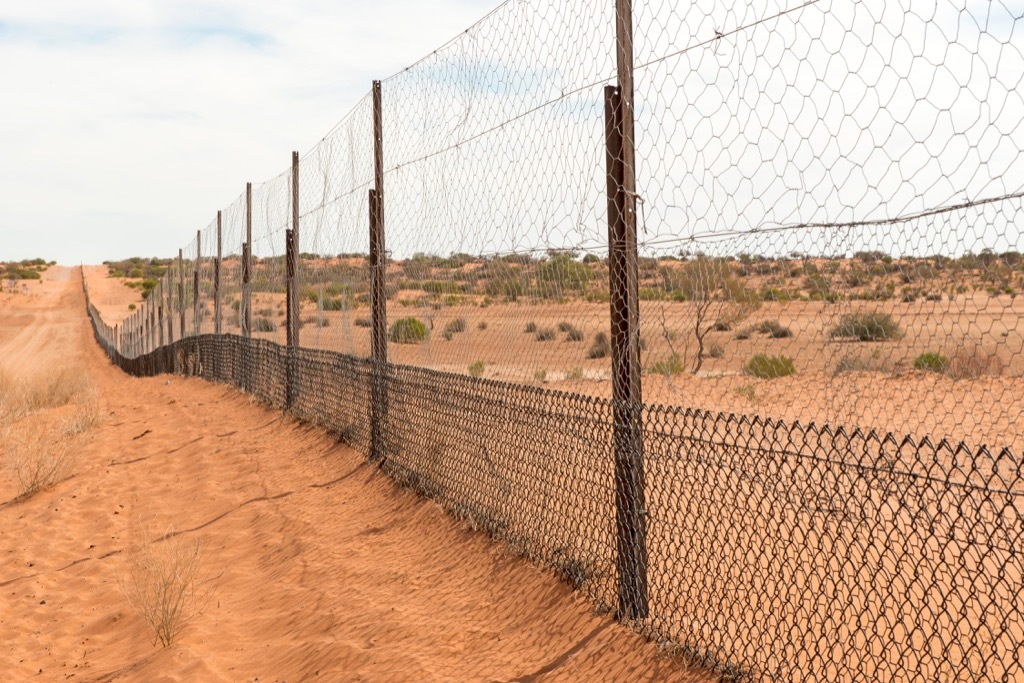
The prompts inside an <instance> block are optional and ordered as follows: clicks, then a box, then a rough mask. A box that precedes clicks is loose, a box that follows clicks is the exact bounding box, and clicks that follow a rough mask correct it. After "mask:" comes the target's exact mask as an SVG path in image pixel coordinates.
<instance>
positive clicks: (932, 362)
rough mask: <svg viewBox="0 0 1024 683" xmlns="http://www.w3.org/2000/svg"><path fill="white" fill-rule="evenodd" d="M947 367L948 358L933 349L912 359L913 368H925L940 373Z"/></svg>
mask: <svg viewBox="0 0 1024 683" xmlns="http://www.w3.org/2000/svg"><path fill="white" fill-rule="evenodd" d="M948 367H949V359H948V358H946V357H945V356H943V355H942V354H941V353H937V352H935V351H927V352H925V353H922V354H921V355H920V356H918V357H917V358H915V359H914V369H915V370H927V371H928V372H937V373H939V374H941V373H943V372H945V371H946V368H948Z"/></svg>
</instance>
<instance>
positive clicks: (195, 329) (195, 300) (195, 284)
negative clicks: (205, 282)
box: [192, 230, 203, 336]
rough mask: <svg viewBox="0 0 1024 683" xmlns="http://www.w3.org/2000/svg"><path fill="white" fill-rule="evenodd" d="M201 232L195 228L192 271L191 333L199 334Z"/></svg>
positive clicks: (201, 259)
mask: <svg viewBox="0 0 1024 683" xmlns="http://www.w3.org/2000/svg"><path fill="white" fill-rule="evenodd" d="M202 240H203V233H202V231H200V230H196V263H195V268H194V269H193V271H192V322H193V326H192V333H193V334H194V335H196V336H199V334H200V332H202V330H201V329H200V328H201V327H202V324H203V318H202V315H201V312H202V311H201V308H200V305H199V271H200V270H202V268H203V249H202V244H203V241H202Z"/></svg>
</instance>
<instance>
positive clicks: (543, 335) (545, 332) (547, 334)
mask: <svg viewBox="0 0 1024 683" xmlns="http://www.w3.org/2000/svg"><path fill="white" fill-rule="evenodd" d="M533 338H534V339H536V340H537V341H539V342H544V341H551V340H552V339H554V338H555V331H554V330H553V329H551V328H550V327H545V328H544V329H542V330H537V333H536V334H534V335H533Z"/></svg>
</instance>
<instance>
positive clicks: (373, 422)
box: [369, 81, 388, 462]
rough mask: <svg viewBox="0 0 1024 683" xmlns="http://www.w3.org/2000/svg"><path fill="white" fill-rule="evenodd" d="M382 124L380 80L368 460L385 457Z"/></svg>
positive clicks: (375, 136)
mask: <svg viewBox="0 0 1024 683" xmlns="http://www.w3.org/2000/svg"><path fill="white" fill-rule="evenodd" d="M383 129H384V122H383V115H382V113H381V87H380V81H374V82H373V189H371V190H370V192H369V204H370V207H369V209H370V318H371V320H372V329H371V334H370V358H371V362H372V367H373V379H372V386H371V391H370V459H371V460H373V461H377V462H382V461H383V460H384V458H385V457H386V448H385V439H384V436H385V425H386V422H387V415H388V393H387V369H388V317H387V298H386V293H385V288H384V278H385V275H386V272H387V255H386V252H385V249H384V133H383Z"/></svg>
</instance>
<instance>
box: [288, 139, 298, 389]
mask: <svg viewBox="0 0 1024 683" xmlns="http://www.w3.org/2000/svg"><path fill="white" fill-rule="evenodd" d="M291 186H292V193H291V194H292V196H291V204H292V227H291V229H290V230H285V268H286V275H285V278H286V279H285V282H286V284H287V287H286V291H287V301H286V304H285V308H286V311H287V315H286V318H285V327H286V328H287V351H286V358H287V363H288V366H287V368H286V384H287V387H286V396H285V406H286V407H289V408H290V407H291V406H292V405H293V404H294V403H295V399H296V398H298V385H299V286H300V284H299V153H298V152H292V178H291Z"/></svg>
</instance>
